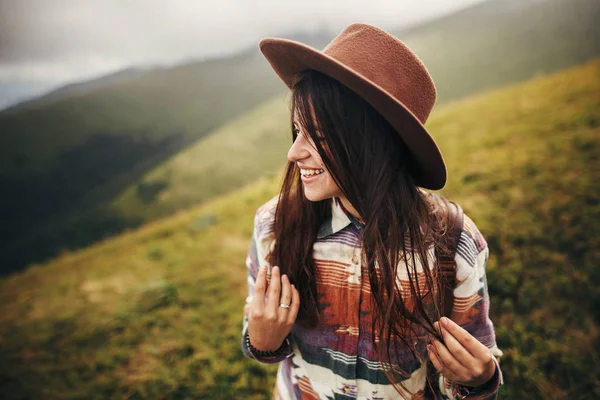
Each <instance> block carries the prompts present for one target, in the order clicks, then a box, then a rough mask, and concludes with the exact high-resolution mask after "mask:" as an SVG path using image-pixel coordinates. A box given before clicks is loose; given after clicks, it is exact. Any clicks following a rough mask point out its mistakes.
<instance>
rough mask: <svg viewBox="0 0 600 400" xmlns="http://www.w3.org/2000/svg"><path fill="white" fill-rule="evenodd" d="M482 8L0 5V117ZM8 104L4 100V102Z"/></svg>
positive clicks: (312, 1)
mask: <svg viewBox="0 0 600 400" xmlns="http://www.w3.org/2000/svg"><path fill="white" fill-rule="evenodd" d="M482 1H483V0H452V1H450V0H360V1H359V0H331V1H323V0H296V1H287V0H271V1H267V0H212V1H204V0H169V1H164V0H161V1H158V0H0V108H1V107H2V105H3V103H6V102H7V101H11V100H10V99H12V98H14V97H15V96H16V97H18V96H19V93H21V92H27V91H28V90H29V91H32V90H38V91H40V90H47V88H50V87H55V86H57V85H62V84H65V83H68V82H72V81H77V80H82V79H87V78H90V77H95V76H99V75H103V74H106V73H110V72H113V71H115V70H118V69H122V68H125V67H128V66H147V65H156V64H161V65H164V64H174V63H177V62H181V61H184V60H186V59H190V58H200V57H204V56H214V55H218V54H227V53H231V52H234V51H237V50H240V49H243V48H247V47H250V46H257V43H258V40H259V39H260V38H262V37H265V36H277V35H280V34H285V33H286V32H294V31H312V30H315V29H318V28H320V27H327V28H329V29H330V30H332V31H333V32H336V33H337V32H339V31H340V30H341V29H343V28H344V27H345V26H346V25H348V24H350V23H353V22H365V23H370V24H373V25H377V26H379V27H381V28H383V29H391V28H398V27H402V26H406V25H409V24H414V23H417V22H419V21H423V20H426V19H431V18H433V17H435V16H438V15H442V14H446V13H449V12H451V11H453V10H456V9H459V8H463V7H466V6H469V5H472V4H475V3H480V2H482ZM7 97H10V99H9V98H7Z"/></svg>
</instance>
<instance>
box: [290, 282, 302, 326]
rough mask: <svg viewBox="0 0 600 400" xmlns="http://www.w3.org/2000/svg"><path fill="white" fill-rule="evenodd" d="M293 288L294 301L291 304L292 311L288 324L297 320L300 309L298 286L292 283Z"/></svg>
mask: <svg viewBox="0 0 600 400" xmlns="http://www.w3.org/2000/svg"><path fill="white" fill-rule="evenodd" d="M291 289H292V303H291V304H290V311H289V313H288V324H290V325H293V324H294V322H296V316H297V315H298V310H299V309H300V293H299V292H298V289H296V286H294V285H291Z"/></svg>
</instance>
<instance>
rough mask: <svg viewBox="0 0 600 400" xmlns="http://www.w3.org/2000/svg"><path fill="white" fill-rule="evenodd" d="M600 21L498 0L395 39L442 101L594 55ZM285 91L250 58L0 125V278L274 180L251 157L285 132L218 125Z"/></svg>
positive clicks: (575, 0)
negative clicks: (419, 62) (421, 65)
mask: <svg viewBox="0 0 600 400" xmlns="http://www.w3.org/2000/svg"><path fill="white" fill-rule="evenodd" d="M599 18H600V7H599V6H598V3H597V1H596V0H544V1H537V0H536V1H531V0H530V1H517V0H501V1H488V2H485V3H482V4H479V5H477V6H474V7H472V8H469V9H467V10H463V11H460V12H458V13H456V14H454V15H451V16H447V17H444V18H441V19H439V20H436V21H432V22H430V23H427V24H426V25H423V26H421V27H417V28H414V29H411V30H409V31H399V32H393V33H395V34H397V36H398V37H400V38H402V39H403V40H405V41H406V42H407V43H408V44H409V45H410V46H411V48H413V49H414V50H415V51H416V52H417V54H419V56H421V57H422V58H423V60H424V61H425V63H426V65H427V66H428V68H429V69H430V71H431V73H432V75H433V77H434V79H435V81H436V84H437V88H438V91H439V99H440V101H441V102H445V101H448V100H453V99H456V98H458V97H462V96H464V95H467V94H471V93H474V92H476V91H479V90H482V89H489V88H492V87H495V86H501V85H504V84H506V83H510V82H515V81H518V80H522V79H526V78H529V77H531V76H534V75H536V74H540V73H544V72H548V71H552V70H555V69H557V68H560V67H563V66H566V65H572V64H578V63H581V62H583V61H584V60H587V59H589V58H591V57H593V56H594V55H600V43H599V39H598V38H600V32H599V28H598V24H597V23H596V21H597V20H598V19H599ZM324 35H325V33H323V32H321V33H320V34H317V35H315V36H314V37H306V36H305V37H297V38H296V39H298V40H301V41H304V42H308V43H314V44H315V46H316V47H318V48H322V47H323V43H326V42H327V41H329V40H330V39H331V38H326V39H327V40H325V38H324ZM283 90H284V86H283V85H282V84H281V82H279V80H278V79H277V77H276V76H275V74H274V73H273V72H272V71H271V69H270V68H269V67H268V65H267V63H266V61H265V60H264V59H263V57H262V56H261V55H260V54H259V52H258V50H257V49H256V48H253V49H249V50H248V51H247V52H246V53H241V54H238V55H234V56H231V57H227V58H223V59H218V60H210V61H205V62H190V63H189V64H186V65H181V66H177V67H173V68H166V69H160V70H132V71H122V73H118V74H115V75H113V76H107V77H104V78H100V79H98V80H95V81H92V82H88V83H84V84H75V85H72V86H70V87H67V88H64V90H58V91H57V92H55V93H54V94H52V95H50V96H46V97H44V98H41V99H39V100H36V101H31V102H28V103H25V104H23V105H21V106H19V107H15V108H12V109H10V110H7V111H4V112H2V113H0V190H1V191H2V193H3V196H2V197H1V198H0V219H1V220H2V221H3V224H2V225H1V226H0V252H2V253H3V254H4V255H5V256H4V261H3V264H2V265H0V273H2V272H7V271H11V270H15V269H19V268H24V267H25V266H26V265H27V264H28V263H31V262H38V261H40V260H43V259H46V258H48V257H52V256H54V255H56V254H58V253H59V252H60V251H61V249H75V248H80V247H82V246H87V245H89V244H91V243H93V242H95V241H96V240H98V239H101V238H103V237H106V236H110V235H113V234H115V233H117V232H120V231H122V230H123V229H127V228H131V227H135V226H139V225H140V224H141V223H143V222H146V221H150V220H153V219H155V218H157V217H160V216H164V215H167V214H170V213H172V212H173V211H174V210H177V209H180V208H181V207H186V206H189V205H193V204H197V203H199V202H202V201H205V200H207V199H210V198H213V197H215V196H219V195H222V194H224V193H227V192H229V191H230V190H232V189H234V188H237V187H239V186H240V185H243V184H245V183H248V182H251V181H252V180H254V179H257V178H258V177H259V176H260V175H261V174H262V173H263V172H265V171H271V172H272V171H275V169H276V168H277V164H278V163H279V160H278V159H277V158H276V157H264V158H262V159H260V160H257V157H256V156H255V154H256V153H254V149H255V148H256V144H257V143H256V140H257V139H258V138H263V139H264V140H263V142H262V143H261V144H263V145H264V147H265V148H264V151H265V152H269V154H271V152H278V151H279V149H280V146H281V145H282V143H284V142H283V140H284V138H282V136H281V133H283V132H284V129H286V128H285V126H284V125H283V124H282V125H281V127H282V128H279V125H273V124H274V123H273V122H269V121H267V120H266V117H261V116H259V114H260V112H261V111H253V112H252V113H253V114H251V116H242V117H241V118H242V119H241V120H245V121H249V119H248V118H250V119H253V118H256V119H264V121H265V122H264V124H266V126H268V127H267V128H266V130H265V131H260V132H258V131H256V130H255V126H258V125H255V124H254V122H250V126H248V127H245V126H244V128H243V132H244V133H243V134H241V135H235V136H236V139H234V140H233V141H231V137H233V136H234V135H233V134H232V133H231V126H236V124H238V126H239V121H237V122H233V125H229V126H226V127H225V126H223V125H224V124H225V123H228V122H229V121H230V120H231V119H232V118H233V117H235V116H238V115H240V114H242V113H243V112H245V111H246V110H249V109H250V108H251V107H253V106H255V105H258V104H261V103H262V102H263V101H265V100H266V99H267V98H269V97H270V96H272V95H274V94H275V93H283ZM271 104H272V107H273V108H272V109H271V110H267V108H268V106H265V107H266V108H261V110H263V111H262V112H264V115H267V114H268V113H269V112H271V113H274V114H277V115H281V114H280V113H281V110H282V108H281V107H282V105H281V104H279V105H277V104H276V102H274V103H271ZM261 107H262V106H261ZM252 115H254V117H253V116H252ZM260 124H262V123H260ZM226 132H229V133H226ZM269 132H270V133H269ZM213 135H214V136H215V138H211V139H209V140H207V141H206V143H205V142H204V140H203V138H208V137H212V136H213ZM217 137H219V138H221V139H217ZM269 138H270V139H269ZM198 140H199V142H198V144H197V146H198V147H197V148H194V149H192V150H190V151H188V152H186V153H185V155H182V156H181V157H177V158H176V159H174V160H173V161H172V162H171V160H169V159H170V158H171V157H172V156H173V155H174V154H176V153H178V152H180V151H182V150H183V149H185V148H187V147H188V146H192V144H193V143H195V142H196V141H198ZM220 140H230V142H229V143H218V142H219V141H220ZM246 140H249V141H250V142H249V143H248V142H246ZM217 150H218V151H219V152H223V154H221V153H219V152H217ZM225 154H231V155H235V158H229V157H228V156H225ZM198 157H202V158H201V159H199V158H198ZM167 160H168V161H167Z"/></svg>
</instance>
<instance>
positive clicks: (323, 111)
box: [269, 70, 447, 393]
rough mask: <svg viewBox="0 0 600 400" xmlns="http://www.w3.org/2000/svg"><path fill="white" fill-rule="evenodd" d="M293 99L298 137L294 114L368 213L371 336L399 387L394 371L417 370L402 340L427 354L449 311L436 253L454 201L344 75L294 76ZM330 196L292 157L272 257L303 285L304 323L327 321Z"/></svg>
mask: <svg viewBox="0 0 600 400" xmlns="http://www.w3.org/2000/svg"><path fill="white" fill-rule="evenodd" d="M311 105H312V108H313V110H314V118H313V117H312V116H311ZM290 106H291V110H290V111H291V112H290V127H291V128H292V139H293V140H295V139H296V133H295V131H294V129H293V116H294V112H295V113H296V115H297V118H298V120H299V122H300V124H301V125H302V127H303V128H304V129H305V131H306V132H307V133H308V134H309V135H310V136H311V138H312V139H313V143H314V145H315V147H316V149H317V151H318V152H319V154H320V155H321V158H322V160H323V163H324V164H325V166H326V168H327V169H328V171H329V172H330V173H331V175H332V177H333V179H334V181H335V182H336V184H337V185H338V187H339V188H340V190H341V192H342V193H343V194H344V196H346V198H347V199H348V200H349V202H350V203H351V204H352V206H353V207H354V208H355V209H356V211H357V212H358V213H359V214H360V216H361V217H362V219H363V220H364V221H365V226H364V228H363V230H362V234H361V241H362V254H361V257H362V263H363V265H366V266H368V274H369V280H370V285H371V293H372V296H373V302H374V309H373V318H372V332H373V336H372V343H373V346H374V348H375V349H376V350H377V354H378V356H379V361H380V363H381V365H382V367H383V370H384V372H385V374H386V376H387V377H388V379H389V381H390V382H391V383H392V384H393V385H394V387H395V388H396V390H397V391H398V393H401V391H400V390H399V388H398V385H400V386H402V387H403V388H404V385H403V384H402V383H401V382H400V383H399V380H398V379H396V377H395V376H394V374H393V373H399V374H401V375H402V376H409V374H408V373H407V372H406V371H403V370H401V369H400V368H399V367H398V366H397V365H394V362H393V361H392V360H393V357H392V354H398V347H397V346H398V341H400V343H403V344H404V345H405V346H407V347H408V348H409V349H410V351H411V353H412V354H413V356H415V357H416V358H417V359H418V360H419V361H421V362H423V361H425V360H424V358H423V357H422V356H421V355H420V354H421V353H423V347H420V348H421V351H418V350H417V346H419V345H422V346H424V343H423V338H425V337H427V336H428V334H430V335H433V336H435V337H438V338H439V334H438V333H437V332H436V331H435V329H434V328H433V323H434V322H435V321H436V320H437V319H439V317H440V316H441V315H442V314H441V313H442V305H441V304H440V303H439V301H437V300H436V299H438V297H437V293H438V292H439V291H438V289H437V288H438V287H439V282H438V278H437V276H436V274H435V273H434V272H432V270H431V269H430V262H429V261H430V257H432V256H433V254H432V252H431V248H432V246H433V245H435V244H436V243H437V241H438V239H439V237H440V235H442V234H443V232H444V231H445V229H446V226H445V221H444V220H443V216H442V215H443V214H442V213H441V212H439V210H440V207H439V206H438V204H439V203H438V202H439V201H442V202H446V206H447V200H446V199H444V198H443V197H441V196H438V195H434V194H433V193H429V192H426V191H425V190H423V189H421V188H419V187H417V186H416V185H415V182H414V180H413V178H412V175H411V168H412V159H411V156H410V153H409V152H408V150H407V148H406V146H405V144H404V142H403V141H402V139H401V138H400V136H399V135H398V134H397V132H395V131H394V129H393V128H392V126H391V125H390V124H389V122H388V121H387V120H386V119H385V118H384V117H383V116H382V115H381V114H380V113H379V112H378V111H377V110H375V109H374V108H373V107H372V106H371V105H370V104H369V103H367V102H366V101H365V100H364V99H362V98H361V97H360V96H358V95H357V94H356V93H355V92H353V91H352V90H351V89H349V88H348V87H346V86H344V85H343V84H341V83H340V82H338V81H337V80H335V79H333V78H331V77H329V76H327V75H325V74H322V73H319V72H317V71H313V70H308V71H304V72H303V73H301V74H299V75H298V76H297V77H296V80H295V82H294V84H293V87H292V90H291V102H290ZM320 137H324V139H325V144H322V142H321V140H319V138H320ZM433 198H435V199H436V201H432V200H431V199H433ZM330 201H331V200H330V199H327V200H322V201H316V202H311V201H309V200H308V199H306V198H305V196H304V194H303V186H302V183H301V180H300V172H299V169H298V168H297V166H296V165H295V164H294V163H291V162H290V163H289V164H288V165H287V168H286V170H285V172H284V176H283V181H282V187H281V192H280V197H279V201H278V204H277V209H276V212H275V222H274V225H275V226H274V231H275V238H276V239H277V240H276V241H275V244H274V246H273V250H272V252H271V254H270V256H269V257H270V261H271V263H272V265H278V266H279V267H280V268H281V273H285V274H288V276H289V277H290V280H291V282H292V283H294V284H295V285H296V287H297V288H298V290H299V291H300V299H301V306H300V310H299V312H298V317H297V320H296V323H298V324H302V325H303V326H305V327H312V328H314V327H316V326H317V325H318V323H319V311H318V308H317V304H318V303H317V276H316V269H315V263H314V260H313V259H312V252H313V249H312V246H313V243H314V242H315V240H316V236H317V232H318V230H319V226H320V224H321V222H322V221H323V219H324V218H327V217H329V216H330V213H331V208H330ZM401 261H403V262H401ZM418 263H420V264H421V265H422V267H423V268H422V272H418V270H417V264H418ZM399 265H400V266H405V268H406V272H407V274H408V277H409V284H408V287H403V288H402V291H403V292H404V293H405V296H404V297H405V298H403V297H402V296H401V295H400V288H399V287H398V280H397V272H398V266H399ZM402 285H403V286H404V285H405V283H404V281H403V283H402ZM408 292H410V296H406V293H408ZM405 348H406V347H405ZM390 369H391V371H390ZM430 385H431V382H430Z"/></svg>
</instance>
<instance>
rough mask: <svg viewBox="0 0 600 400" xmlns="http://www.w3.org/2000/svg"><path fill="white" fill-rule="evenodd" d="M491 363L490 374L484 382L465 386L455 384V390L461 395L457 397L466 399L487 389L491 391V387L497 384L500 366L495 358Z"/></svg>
mask: <svg viewBox="0 0 600 400" xmlns="http://www.w3.org/2000/svg"><path fill="white" fill-rule="evenodd" d="M491 364H492V368H494V369H493V373H492V376H491V377H490V378H489V379H488V380H487V381H485V382H484V383H482V384H480V385H478V386H466V385H462V384H458V385H457V392H458V394H459V395H460V396H461V397H459V399H466V398H468V397H469V396H472V395H478V394H481V393H487V392H488V391H492V389H494V388H495V387H496V386H497V385H498V380H499V374H500V367H499V365H498V364H497V363H496V361H495V360H493V361H492V362H491Z"/></svg>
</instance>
